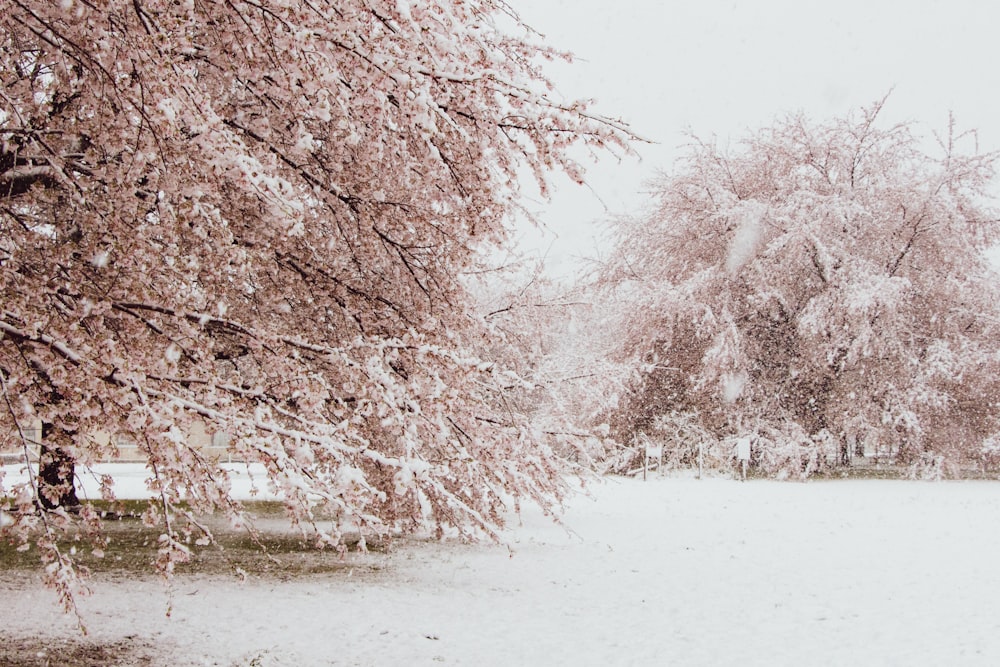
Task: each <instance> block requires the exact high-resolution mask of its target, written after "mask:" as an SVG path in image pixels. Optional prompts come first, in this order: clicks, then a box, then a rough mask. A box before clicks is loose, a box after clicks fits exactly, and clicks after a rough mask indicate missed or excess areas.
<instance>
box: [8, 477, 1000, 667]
mask: <svg viewBox="0 0 1000 667" xmlns="http://www.w3.org/2000/svg"><path fill="white" fill-rule="evenodd" d="M998 517H1000V484H998V483H995V482H993V483H991V482H934V483H931V482H909V481H872V480H864V481H862V480H852V481H813V482H809V483H792V482H785V483H782V482H765V481H750V482H747V483H740V482H735V481H731V480H725V479H706V480H700V481H699V480H694V479H675V478H652V479H650V481H648V482H645V483H644V482H642V481H641V480H620V479H615V480H609V481H606V482H605V483H603V484H601V485H598V486H596V487H594V488H593V495H592V497H583V496H579V497H575V498H574V499H573V500H572V501H571V502H570V503H569V506H568V508H567V512H566V516H565V521H566V524H567V525H568V527H569V528H570V529H569V530H567V529H565V528H563V527H560V526H558V525H555V524H553V523H551V522H550V521H548V520H547V519H545V518H544V517H542V516H541V515H540V513H538V512H530V511H529V512H525V514H524V516H523V517H522V521H521V522H520V524H519V525H513V526H512V527H511V529H510V530H509V533H508V536H509V549H508V548H507V547H503V546H499V547H498V546H495V545H488V544H487V545H461V544H451V543H446V544H441V543H419V542H411V543H397V544H396V547H395V548H394V549H393V550H392V551H391V553H389V554H369V555H357V556H352V558H353V559H354V561H353V562H354V563H355V564H356V568H354V569H346V570H344V571H343V572H341V573H337V574H333V575H322V576H318V575H317V576H309V577H306V578H300V579H295V580H291V581H277V580H268V579H257V578H251V579H250V580H248V581H247V582H246V583H239V582H237V581H235V580H232V579H227V578H220V577H208V576H180V577H178V578H177V579H176V581H175V583H174V586H173V594H172V596H171V598H169V599H171V604H172V614H171V616H170V617H169V618H168V617H167V616H166V615H165V611H166V609H167V605H168V595H167V592H166V591H165V589H164V586H163V584H162V583H161V582H160V581H159V580H157V579H155V578H148V579H139V580H129V581H122V580H120V579H119V580H114V579H111V580H103V581H100V582H98V585H97V589H96V592H95V594H94V595H93V596H91V597H89V598H87V599H85V600H84V601H83V603H82V609H83V613H84V618H85V621H86V622H87V624H88V626H89V630H90V633H91V635H90V637H88V638H87V641H90V642H97V643H102V642H103V643H115V642H122V643H128V642H132V643H139V644H141V645H142V646H144V647H145V648H144V651H145V652H146V655H147V657H148V658H150V659H151V660H152V662H151V663H145V662H144V663H142V664H153V665H245V664H256V665H262V666H263V665H296V666H298V665H304V666H308V665H425V664H427V665H429V664H454V665H477V666H478V665H945V664H947V665H959V664H961V665H995V664H1000V530H997V527H996V525H997V524H996V522H997V518H998ZM23 576H24V575H16V574H14V573H6V574H2V575H0V600H2V603H0V639H4V640H10V639H16V638H25V637H34V638H39V637H42V638H46V639H47V640H49V639H51V642H50V643H51V645H52V646H57V644H56V643H55V640H56V639H65V638H72V637H75V636H76V634H75V633H76V632H77V631H76V629H75V625H74V621H73V619H71V618H68V617H64V616H62V615H61V613H60V612H59V611H58V608H57V606H56V603H55V600H54V599H53V598H52V596H51V595H50V594H49V593H47V592H45V591H41V590H39V589H38V588H37V587H36V586H35V585H34V582H30V581H24V580H22V579H21V578H19V577H22V578H23ZM39 664H42V663H39Z"/></svg>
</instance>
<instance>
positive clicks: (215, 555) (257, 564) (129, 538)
mask: <svg viewBox="0 0 1000 667" xmlns="http://www.w3.org/2000/svg"><path fill="white" fill-rule="evenodd" d="M146 506H147V503H146V502H145V501H119V502H117V503H115V504H112V505H109V504H107V503H103V504H100V503H96V502H95V503H94V507H95V509H97V510H98V511H99V512H102V513H103V514H104V519H105V520H104V535H105V536H106V537H107V540H108V544H107V546H105V547H104V548H103V549H102V550H101V553H95V551H94V548H93V546H92V545H91V544H90V543H88V542H87V541H85V540H84V539H77V540H67V541H65V542H63V543H61V544H60V548H61V549H62V550H63V551H64V553H68V554H71V555H72V557H73V558H74V560H76V562H78V563H79V564H80V565H84V566H86V567H88V568H89V569H90V570H91V571H92V572H94V573H106V574H110V575H117V576H123V575H130V574H138V575H145V574H149V573H151V572H153V563H154V561H155V560H156V557H157V549H158V546H159V544H158V539H159V536H160V534H161V533H162V532H163V529H162V526H160V527H154V528H149V527H147V526H145V525H144V524H143V523H142V520H141V519H140V516H141V514H142V512H143V511H145V509H146ZM246 507H247V510H248V512H249V513H250V514H251V515H252V516H253V517H254V518H255V521H258V522H260V523H259V524H258V525H260V524H266V526H267V528H266V529H263V528H259V529H258V530H259V532H258V538H259V541H257V540H255V539H254V538H253V537H252V536H251V535H250V533H249V532H248V531H246V530H243V529H235V528H232V527H230V526H229V525H228V523H227V522H226V521H225V520H224V519H221V518H218V517H207V518H205V519H204V523H205V524H206V525H207V526H208V527H209V528H210V530H211V531H212V533H213V535H214V537H215V543H214V544H209V545H204V546H201V545H197V544H195V540H196V539H197V538H198V537H199V535H197V534H195V535H193V536H192V539H191V541H190V543H189V544H187V545H186V546H187V547H188V548H189V549H191V551H192V556H191V559H190V560H189V561H188V562H187V563H182V564H179V565H178V566H177V569H176V573H177V574H186V573H191V574H195V573H197V574H232V573H234V572H239V571H244V572H247V573H250V574H262V575H270V576H276V577H279V578H285V577H291V576H295V575H301V574H321V573H329V572H338V571H341V570H344V569H348V568H351V569H354V568H357V567H359V565H360V566H362V567H364V566H365V565H367V566H370V567H373V568H374V567H375V562H374V559H369V560H368V562H367V563H366V564H365V563H359V562H358V557H357V554H356V553H346V554H344V553H341V552H340V551H338V550H337V549H335V548H331V547H325V548H322V549H320V548H318V547H317V540H316V538H315V537H313V536H309V535H306V536H303V535H302V533H301V532H299V531H297V530H295V529H293V528H292V527H291V526H289V525H288V524H287V523H286V522H285V514H284V506H283V505H282V504H281V503H276V502H253V503H247V504H246ZM359 541H360V540H359V537H358V536H354V537H348V538H347V539H345V546H346V548H347V551H348V552H357V551H359ZM367 549H368V550H369V551H373V552H382V551H385V549H386V544H385V543H384V542H375V543H372V542H371V541H369V542H368V544H367ZM40 567H41V565H40V562H39V554H38V549H37V547H35V546H34V545H32V546H31V547H30V548H29V549H27V550H26V551H18V550H17V548H16V545H13V544H10V543H7V542H0V570H37V569H39V568H40ZM0 664H3V663H2V662H0Z"/></svg>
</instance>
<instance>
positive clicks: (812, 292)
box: [602, 100, 1000, 474]
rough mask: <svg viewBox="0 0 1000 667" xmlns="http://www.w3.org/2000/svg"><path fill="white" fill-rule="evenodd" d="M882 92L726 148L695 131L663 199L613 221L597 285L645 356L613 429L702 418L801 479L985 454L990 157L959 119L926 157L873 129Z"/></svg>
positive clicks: (659, 185)
mask: <svg viewBox="0 0 1000 667" xmlns="http://www.w3.org/2000/svg"><path fill="white" fill-rule="evenodd" d="M884 102H885V100H882V101H881V102H879V103H877V104H875V105H873V106H872V107H870V108H866V109H863V110H861V111H860V112H859V113H856V114H851V115H849V116H847V117H846V118H842V119H837V120H833V121H830V122H827V123H822V124H816V123H811V122H809V121H808V120H807V119H806V118H805V117H803V116H802V115H791V116H788V117H785V118H782V119H780V120H778V121H777V122H776V123H775V124H774V126H773V127H770V128H766V129H763V130H761V131H759V132H757V133H755V134H753V135H751V136H749V137H748V138H747V139H746V140H744V141H743V142H741V143H740V144H739V145H738V146H737V147H736V148H735V149H734V150H732V151H728V150H726V151H724V150H721V149H720V148H718V147H717V146H716V145H714V144H712V143H708V142H702V141H698V140H694V141H693V143H692V144H691V146H690V150H689V151H688V153H687V157H686V158H685V159H684V160H683V161H682V162H681V163H680V164H679V168H678V169H677V171H676V172H675V173H673V174H665V175H663V176H661V177H660V178H659V179H658V180H657V181H656V182H655V184H654V187H655V197H654V203H653V206H652V208H651V210H650V211H649V212H648V213H646V214H643V215H637V216H634V217H629V218H624V219H620V220H617V221H615V222H614V231H615V233H616V235H617V236H618V237H619V238H620V239H621V242H620V244H619V246H618V248H617V250H616V251H615V255H614V256H613V258H612V260H611V261H610V262H609V264H608V266H607V267H606V270H605V272H604V273H603V274H602V280H603V284H604V285H605V287H606V288H608V289H612V290H614V294H615V295H616V296H617V297H618V298H620V299H622V301H623V304H624V305H623V310H624V316H623V322H624V323H623V333H622V340H623V344H622V346H621V347H620V350H619V353H620V354H622V355H625V357H626V358H628V359H631V360H632V364H633V367H634V369H635V375H634V378H633V382H632V383H631V385H630V390H629V392H627V393H626V394H625V395H624V396H623V398H622V401H621V405H620V407H619V409H618V410H616V411H615V414H614V415H613V419H612V423H613V425H614V426H615V429H616V433H618V434H619V437H624V436H626V435H627V434H628V433H631V432H642V433H649V434H652V433H655V431H656V430H657V426H659V428H661V429H662V428H663V426H664V424H665V423H669V422H670V421H671V415H675V416H678V415H679V416H681V417H683V419H685V420H687V419H689V415H690V414H692V413H694V414H696V415H697V416H698V422H699V425H700V426H701V427H702V428H704V429H706V430H707V432H709V433H710V434H712V439H713V441H714V444H713V448H714V449H713V452H714V453H715V456H716V457H717V458H722V459H725V458H726V456H727V452H729V450H730V449H731V444H732V442H733V441H734V440H735V438H737V437H739V436H742V435H747V434H749V435H753V436H755V447H754V452H753V455H754V461H755V463H756V464H757V465H759V466H760V467H761V468H763V469H765V470H767V471H771V472H778V471H783V472H792V473H795V474H799V473H808V472H810V471H812V470H816V469H819V468H821V467H823V466H826V465H830V464H833V463H836V462H837V461H847V460H848V459H850V458H851V457H852V456H854V455H855V454H857V453H864V452H867V453H869V454H872V453H876V452H878V453H881V454H885V455H887V456H892V457H895V458H896V459H897V460H898V461H901V462H905V463H909V464H913V465H914V466H917V467H918V468H922V469H928V470H930V471H934V472H940V471H941V470H942V469H943V468H946V467H947V466H948V465H952V464H954V465H957V464H960V463H962V462H967V461H968V460H969V459H970V458H976V457H977V456H978V455H979V452H980V450H981V447H982V443H983V441H984V439H985V438H986V437H987V436H988V435H990V434H991V433H994V432H996V430H997V422H998V409H997V402H996V399H997V394H996V390H997V385H996V379H995V378H996V377H997V372H998V370H1000V366H998V356H997V350H996V345H995V343H996V340H997V335H998V333H1000V330H998V322H1000V321H998V319H997V315H998V300H997V290H996V284H997V283H996V280H997V275H996V273H995V272H994V271H993V269H992V268H991V267H990V265H989V263H988V261H987V259H986V257H985V255H984V251H985V250H986V249H988V248H989V247H991V246H992V245H993V244H995V243H996V242H997V239H998V224H997V214H996V211H995V210H994V209H993V208H992V200H991V198H990V196H989V194H990V191H989V187H990V183H991V178H992V175H993V170H992V168H993V164H994V161H995V157H996V156H995V155H994V154H981V153H979V152H978V147H977V146H976V145H975V134H974V133H965V134H960V133H958V132H956V130H955V128H954V124H952V125H951V126H950V127H949V128H948V131H947V133H945V134H944V135H943V136H940V137H937V138H936V139H937V141H936V144H937V145H936V147H935V148H934V149H933V150H932V151H928V150H925V148H924V146H925V145H929V143H930V142H927V141H922V140H921V139H920V138H919V137H917V136H916V135H915V134H914V133H913V129H912V127H911V126H909V125H905V124H904V125H894V126H890V127H883V126H882V125H881V124H880V122H879V113H880V111H881V109H882V107H883V104H884ZM668 430H669V429H668Z"/></svg>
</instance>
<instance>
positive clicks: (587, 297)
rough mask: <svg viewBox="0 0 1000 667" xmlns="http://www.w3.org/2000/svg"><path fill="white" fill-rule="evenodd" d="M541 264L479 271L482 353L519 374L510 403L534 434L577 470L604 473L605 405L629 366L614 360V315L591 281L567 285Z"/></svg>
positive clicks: (512, 387) (512, 386)
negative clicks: (486, 334) (484, 331)
mask: <svg viewBox="0 0 1000 667" xmlns="http://www.w3.org/2000/svg"><path fill="white" fill-rule="evenodd" d="M542 268H543V267H541V266H533V267H523V266H521V267H515V268H514V269H513V270H507V271H494V272H489V273H485V274H482V275H481V276H480V277H479V280H478V281H477V283H476V285H475V288H474V291H475V293H476V295H477V298H478V299H479V301H480V303H482V304H483V305H482V309H483V312H484V319H485V322H486V324H487V325H488V326H489V327H490V328H491V330H492V331H493V332H494V335H493V336H492V337H490V339H489V342H490V344H491V346H490V348H489V349H488V350H485V351H484V352H483V354H484V356H486V357H488V358H490V359H494V360H496V361H497V362H498V363H499V365H501V366H502V367H505V368H509V369H511V370H512V371H516V377H517V381H516V382H514V381H512V382H511V384H510V387H511V391H510V393H509V394H508V395H507V396H506V400H507V401H508V403H509V404H510V405H511V406H512V408H513V409H514V410H515V411H516V412H519V413H524V414H527V415H529V416H530V417H531V422H532V425H533V427H534V428H535V430H536V433H537V434H538V435H539V436H540V437H542V438H544V439H545V441H546V442H548V443H549V445H550V446H551V447H552V448H553V449H554V450H555V451H556V452H557V453H559V454H560V456H561V457H562V458H564V459H566V460H568V461H572V462H573V463H574V464H576V465H577V466H579V468H580V469H582V470H586V471H597V472H599V471H601V470H603V469H604V468H605V464H606V462H607V459H608V457H609V455H610V452H609V451H608V446H609V445H612V446H613V443H612V442H610V441H608V440H607V438H606V435H607V433H606V430H607V425H606V424H603V422H602V420H603V419H604V418H605V417H606V412H607V402H608V399H609V397H610V398H613V397H615V396H617V395H619V394H620V393H621V388H622V379H623V376H624V375H627V373H628V371H629V369H628V368H627V367H625V366H623V365H622V364H620V363H618V362H616V361H614V360H613V359H612V358H611V351H612V349H613V346H612V345H610V344H609V338H610V337H609V335H607V334H608V332H609V331H613V330H614V327H611V326H609V324H608V322H606V321H604V320H605V319H606V318H617V317H618V315H619V314H618V312H617V311H616V310H614V309H612V308H609V307H608V304H606V303H604V302H603V301H602V299H601V296H602V295H601V294H599V293H597V292H595V291H594V290H592V289H591V288H590V287H589V286H588V285H587V284H586V283H584V282H579V283H577V284H574V285H570V284H568V283H566V282H563V281H560V280H556V279H553V278H551V277H549V276H547V275H546V274H545V273H544V271H543V270H542Z"/></svg>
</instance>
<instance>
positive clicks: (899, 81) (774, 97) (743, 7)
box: [510, 0, 1000, 275]
mask: <svg viewBox="0 0 1000 667" xmlns="http://www.w3.org/2000/svg"><path fill="white" fill-rule="evenodd" d="M510 2H511V4H512V6H513V7H514V8H515V9H516V10H517V11H518V12H519V13H520V14H521V17H522V18H523V19H524V20H525V21H526V22H527V23H528V24H529V25H531V26H532V27H534V28H535V29H537V30H538V31H540V32H541V33H543V34H544V35H545V36H546V38H547V41H548V43H550V44H551V45H553V46H555V47H558V48H561V49H564V50H569V51H572V52H574V53H575V54H576V55H577V57H578V58H579V60H578V62H576V63H575V64H574V65H572V66H568V67H565V66H562V65H558V66H554V67H552V68H551V76H552V77H553V79H554V80H555V82H556V84H557V86H558V88H559V90H560V92H562V93H563V94H565V96H566V97H569V98H576V97H593V98H596V99H597V106H596V109H597V111H599V112H601V113H603V114H605V115H611V116H617V117H621V118H623V119H624V120H626V121H628V122H629V123H630V124H631V125H632V127H633V129H634V130H635V131H636V132H637V133H639V134H641V135H642V136H644V137H647V138H649V139H651V140H653V141H656V142H657V143H656V144H654V145H648V146H638V151H639V152H640V154H641V156H642V160H641V161H637V160H627V161H626V162H625V163H622V164H618V163H617V162H616V161H615V160H613V159H611V158H607V159H604V160H602V161H601V162H600V163H599V164H597V165H594V166H593V167H592V168H591V171H590V178H589V181H590V187H591V190H592V191H591V190H588V189H587V188H581V187H578V186H575V185H573V184H572V183H569V182H568V181H560V183H562V184H561V185H560V187H559V188H558V192H557V194H556V197H555V199H554V201H553V202H552V203H551V204H545V203H542V202H539V204H538V206H537V210H538V211H539V212H541V213H542V214H543V216H544V218H545V220H546V222H547V225H548V227H549V230H547V231H546V232H545V233H544V235H543V236H542V237H541V238H539V237H538V235H537V234H535V235H529V236H528V237H527V238H526V239H525V243H526V244H527V245H529V246H531V247H537V248H539V249H541V250H542V251H547V252H548V257H549V262H550V265H551V267H552V269H553V271H554V273H556V274H562V275H565V274H568V273H569V272H570V271H571V270H572V269H573V268H574V267H576V266H578V265H579V264H580V262H579V261H578V260H576V259H575V257H577V256H580V255H595V254H598V253H599V252H600V248H601V247H602V245H605V244H603V243H602V242H601V241H600V239H599V234H600V230H599V228H598V227H597V226H596V225H594V224H592V223H593V222H594V221H595V220H598V219H600V218H605V217H607V215H608V214H607V213H606V212H605V209H604V207H605V206H606V207H607V208H608V209H610V210H611V211H612V212H620V211H623V210H635V209H636V208H638V207H641V206H642V205H643V202H644V201H645V199H644V197H643V196H642V195H641V194H640V193H641V191H642V189H643V185H644V181H645V180H646V179H648V178H649V177H650V176H652V175H653V173H654V172H655V171H656V170H658V169H667V168H669V167H670V166H671V164H672V162H673V160H674V158H675V157H676V156H677V154H678V151H677V146H678V145H679V144H681V143H682V141H683V132H684V130H685V129H686V128H690V129H691V130H693V131H694V132H695V133H696V134H698V135H699V136H710V135H713V134H714V135H716V136H718V137H719V138H720V140H722V141H723V142H724V141H726V140H731V141H733V142H734V143H735V142H736V141H737V140H738V139H739V138H741V137H742V136H743V135H744V134H746V132H747V131H748V130H750V129H755V128H758V127H761V126H762V125H766V124H768V123H769V122H770V121H771V120H772V119H773V118H774V117H775V116H776V115H778V114H781V113H784V112H788V111H797V110H803V111H805V112H806V113H807V114H808V115H809V116H811V117H812V118H813V119H815V120H820V119H826V118H829V117H832V116H837V115H842V114H845V113H847V112H848V111H850V110H852V109H856V108H858V107H860V106H862V105H868V104H871V103H872V102H873V101H875V100H876V99H879V98H881V97H882V96H884V95H885V94H886V93H888V92H889V91H890V90H892V94H891V95H890V98H889V103H888V105H887V107H886V109H885V112H884V113H885V116H884V117H885V119H886V120H887V121H898V120H910V121H915V122H917V123H919V124H920V125H921V129H922V130H923V131H925V132H927V133H930V131H931V130H939V129H943V128H944V127H945V126H946V123H947V119H948V112H949V111H954V113H955V115H956V119H957V121H958V122H959V125H960V126H961V127H963V128H978V130H979V136H980V146H981V148H982V149H983V150H995V149H1000V69H998V67H1000V58H998V56H1000V46H998V44H1000V40H998V33H1000V5H997V4H994V3H992V2H989V1H988V0H947V1H941V2H938V1H936V0H910V1H909V2H900V1H897V0H833V1H827V2H814V1H812V0H755V1H752V2H750V1H745V0H742V1H741V0H674V1H672V2H671V1H669V0H667V1H656V0H510Z"/></svg>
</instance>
